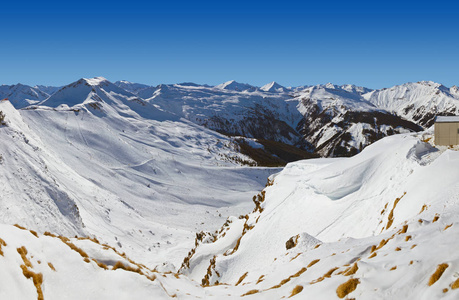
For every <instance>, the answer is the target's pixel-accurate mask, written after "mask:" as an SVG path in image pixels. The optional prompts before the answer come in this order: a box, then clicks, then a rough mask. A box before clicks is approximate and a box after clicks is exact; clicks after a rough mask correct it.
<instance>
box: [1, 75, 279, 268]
mask: <svg viewBox="0 0 459 300" xmlns="http://www.w3.org/2000/svg"><path fill="white" fill-rule="evenodd" d="M69 89H73V92H74V93H72V94H73V95H74V97H73V98H67V96H68V93H67V90H69ZM121 91H123V93H124V94H123V93H121ZM121 91H118V90H117V87H114V86H113V85H111V84H107V83H106V82H105V81H104V80H103V79H99V80H81V81H79V82H78V83H75V84H73V85H71V86H69V87H66V88H64V89H63V90H61V91H59V92H56V93H55V94H54V95H53V96H52V97H50V98H49V99H48V100H46V101H45V102H43V104H44V105H43V106H35V107H31V108H29V109H27V110H22V111H17V110H16V109H14V107H13V106H12V105H11V104H10V103H9V102H2V103H0V110H1V111H3V112H4V113H5V115H6V121H7V124H8V126H6V127H1V128H0V135H1V141H2V143H0V154H1V156H2V169H1V172H0V176H1V178H2V182H5V184H3V185H2V186H1V187H0V197H1V198H2V199H3V200H2V201H1V204H0V205H1V206H2V209H1V213H0V220H1V222H2V223H7V224H14V223H18V224H21V225H23V226H26V227H27V228H30V229H34V230H37V231H39V232H44V231H51V232H54V233H57V234H63V235H67V236H73V235H75V234H76V235H79V236H81V235H83V236H85V235H91V236H97V237H98V238H99V239H101V240H102V241H103V242H108V243H110V244H111V245H114V246H117V247H118V248H119V249H122V251H124V252H127V253H129V254H130V255H131V256H132V257H134V258H136V259H137V260H139V261H142V262H148V263H150V264H152V265H153V267H154V266H155V265H157V264H161V265H162V264H163V263H166V264H167V265H169V267H168V268H170V269H174V268H175V267H174V266H176V265H179V264H180V260H181V258H182V256H184V255H185V254H186V252H187V251H188V249H189V248H190V247H191V246H192V244H193V237H194V234H195V232H196V231H199V230H201V229H203V228H209V227H213V228H216V227H217V226H219V224H220V223H221V222H222V220H224V219H225V218H226V216H228V215H230V214H234V213H235V212H236V213H238V212H240V211H244V210H245V209H246V208H247V206H248V205H250V197H251V195H252V194H253V193H255V192H256V190H258V189H259V188H260V187H261V186H262V185H263V184H264V182H265V181H266V177H267V176H268V175H269V174H271V173H272V172H273V171H274V170H273V169H264V168H243V167H240V166H239V162H240V161H244V160H248V159H249V158H247V157H245V156H243V155H241V154H240V153H238V152H237V151H236V146H235V145H234V144H233V143H232V141H231V140H230V139H228V138H226V137H224V136H222V135H220V134H217V133H215V132H212V131H210V130H208V129H206V128H203V127H201V126H198V125H195V124H193V123H190V122H188V121H186V120H180V119H179V118H178V117H176V116H173V115H171V114H169V113H164V112H161V111H160V110H158V109H156V108H154V107H149V106H148V103H143V102H139V101H138V100H137V99H135V98H132V97H131V95H129V94H126V93H127V92H125V91H124V90H121ZM75 95H78V96H79V98H75ZM92 103H97V106H93V105H91V104H92ZM46 104H49V105H53V106H54V107H53V108H52V107H47V106H45V105H46ZM131 108H132V109H131ZM133 109H136V110H137V111H139V113H140V114H141V115H139V114H137V113H136V111H134V110H133ZM147 109H148V110H147ZM147 117H148V118H147ZM228 182H232V183H234V187H233V188H231V189H228V187H227V185H228ZM184 216H186V217H184ZM163 248H166V249H168V251H163ZM158 253H161V254H160V255H159V254H158Z"/></svg>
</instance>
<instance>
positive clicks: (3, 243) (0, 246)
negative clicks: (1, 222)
mask: <svg viewBox="0 0 459 300" xmlns="http://www.w3.org/2000/svg"><path fill="white" fill-rule="evenodd" d="M2 246H6V243H5V241H4V240H2V239H0V255H1V256H3V250H2Z"/></svg>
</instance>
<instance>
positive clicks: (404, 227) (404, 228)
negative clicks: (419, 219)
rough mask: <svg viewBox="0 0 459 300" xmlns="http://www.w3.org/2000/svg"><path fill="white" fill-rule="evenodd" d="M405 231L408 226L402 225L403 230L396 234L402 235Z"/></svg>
mask: <svg viewBox="0 0 459 300" xmlns="http://www.w3.org/2000/svg"><path fill="white" fill-rule="evenodd" d="M407 230H408V225H403V228H402V229H400V231H399V232H398V233H399V234H403V233H406V231H407Z"/></svg>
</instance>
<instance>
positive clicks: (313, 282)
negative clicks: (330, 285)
mask: <svg viewBox="0 0 459 300" xmlns="http://www.w3.org/2000/svg"><path fill="white" fill-rule="evenodd" d="M338 269H339V268H332V269H330V270H328V272H327V273H325V274H324V275H323V276H322V277H319V278H317V279H316V280H313V281H312V282H311V284H315V283H318V282H321V281H323V280H324V279H325V278H330V277H331V275H332V274H333V272H335V271H336V270H338Z"/></svg>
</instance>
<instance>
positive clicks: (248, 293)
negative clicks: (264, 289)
mask: <svg viewBox="0 0 459 300" xmlns="http://www.w3.org/2000/svg"><path fill="white" fill-rule="evenodd" d="M258 292H259V290H250V291H248V292H247V293H245V294H244V295H242V296H241V297H244V296H248V295H253V294H256V293H258Z"/></svg>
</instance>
